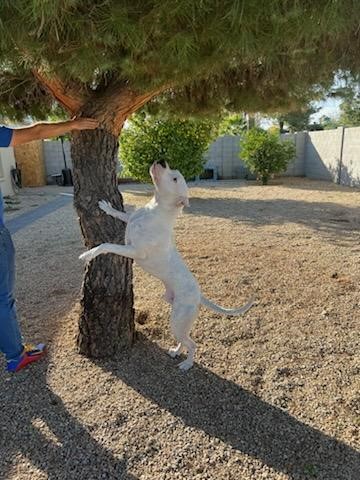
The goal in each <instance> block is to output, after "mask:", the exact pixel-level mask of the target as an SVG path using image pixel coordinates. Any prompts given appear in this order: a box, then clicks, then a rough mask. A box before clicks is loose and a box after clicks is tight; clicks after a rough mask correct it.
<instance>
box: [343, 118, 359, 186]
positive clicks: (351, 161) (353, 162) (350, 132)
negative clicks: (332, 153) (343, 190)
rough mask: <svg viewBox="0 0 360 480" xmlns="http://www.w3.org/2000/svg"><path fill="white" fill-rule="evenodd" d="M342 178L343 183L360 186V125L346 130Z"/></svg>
mask: <svg viewBox="0 0 360 480" xmlns="http://www.w3.org/2000/svg"><path fill="white" fill-rule="evenodd" d="M340 179H341V184H342V185H349V186H351V187H354V186H357V187H360V127H355V128H345V130H344V144H343V152H342V166H341V172H340Z"/></svg>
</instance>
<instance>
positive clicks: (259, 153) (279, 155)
mask: <svg viewBox="0 0 360 480" xmlns="http://www.w3.org/2000/svg"><path fill="white" fill-rule="evenodd" d="M295 151H296V150H295V145H294V144H293V143H292V142H290V141H281V140H280V137H279V136H278V135H275V134H273V133H269V132H266V131H265V130H261V129H259V128H253V129H251V130H249V131H248V132H247V133H246V134H245V135H244V137H243V139H242V141H241V152H240V157H241V159H242V160H243V161H244V163H245V165H246V166H247V167H248V168H249V170H250V171H251V172H252V173H256V174H257V176H258V178H260V180H261V181H262V184H263V185H267V183H268V181H269V179H270V178H271V176H272V175H273V174H274V173H280V172H283V171H285V170H286V167H287V165H288V163H289V161H290V160H292V159H293V158H294V157H295Z"/></svg>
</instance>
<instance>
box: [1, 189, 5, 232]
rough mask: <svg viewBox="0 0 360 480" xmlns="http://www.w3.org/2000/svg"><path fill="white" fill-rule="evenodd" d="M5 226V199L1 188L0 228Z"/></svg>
mask: <svg viewBox="0 0 360 480" xmlns="http://www.w3.org/2000/svg"><path fill="white" fill-rule="evenodd" d="M3 226H4V200H3V196H2V193H1V189H0V228H2V227H3Z"/></svg>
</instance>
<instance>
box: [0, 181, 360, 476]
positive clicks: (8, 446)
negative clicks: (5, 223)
mask: <svg viewBox="0 0 360 480" xmlns="http://www.w3.org/2000/svg"><path fill="white" fill-rule="evenodd" d="M122 188H123V190H124V191H125V192H126V193H125V200H126V202H127V203H129V204H134V205H142V204H143V203H144V202H145V201H146V200H147V197H148V196H149V191H148V189H146V188H145V189H144V188H143V187H141V186H125V187H122ZM191 195H192V200H191V206H190V209H188V211H187V212H186V213H185V214H184V215H183V216H182V217H181V218H180V219H179V221H178V224H177V229H176V234H177V241H178V245H179V248H180V250H181V252H182V254H183V255H184V257H185V258H186V261H187V262H188V264H189V266H190V267H191V269H192V271H193V272H194V274H195V275H196V276H197V278H198V279H199V282H200V284H201V285H202V288H203V291H204V293H205V294H206V295H207V296H208V297H209V298H211V299H213V300H215V301H217V302H218V303H221V304H222V305H224V306H229V307H231V306H236V305H239V304H241V303H243V302H244V301H245V300H246V299H247V298H248V297H249V296H250V295H252V294H255V295H256V297H257V299H258V305H257V306H256V307H254V308H253V309H252V310H251V311H250V312H249V313H248V314H247V315H246V316H245V317H244V318H223V317H221V316H219V315H217V314H214V313H212V312H209V311H207V310H205V309H202V310H201V312H200V316H199V320H198V321H197V323H196V325H195V328H194V331H193V336H194V339H195V340H196V342H197V343H198V347H199V348H198V354H197V362H196V365H195V366H194V368H193V369H192V370H191V371H190V372H188V373H187V374H184V373H182V372H180V371H179V370H178V369H176V366H175V365H176V361H174V360H172V359H170V358H169V357H167V355H166V353H165V350H166V349H167V348H168V346H169V345H171V343H172V339H171V336H170V334H169V328H168V316H169V309H168V306H167V305H166V304H165V303H164V302H163V301H162V300H161V298H160V297H161V295H162V293H163V292H162V289H161V288H160V284H159V282H158V281H157V280H155V279H153V278H151V277H149V276H148V275H147V274H144V273H143V272H141V271H140V270H139V269H138V268H137V267H135V280H134V283H135V301H136V309H137V315H138V319H139V321H140V320H141V324H140V323H137V330H138V341H137V343H136V345H135V346H134V348H133V350H132V351H131V352H130V353H129V354H128V355H126V356H125V355H124V356H123V357H121V358H118V359H113V360H112V361H107V362H100V361H97V362H92V361H90V360H88V359H86V358H84V357H81V356H80V355H78V354H77V353H76V351H75V348H74V337H75V335H76V322H77V315H78V311H79V307H78V304H77V299H78V294H79V289H80V285H81V277H82V269H83V266H82V265H81V263H80V262H78V261H77V257H78V255H79V253H80V252H81V251H82V250H83V247H82V242H81V238H80V233H79V229H78V226H77V222H76V217H75V214H74V212H73V210H72V207H71V205H69V206H66V207H64V208H62V209H60V210H58V211H57V212H54V213H52V214H50V215H48V216H47V217H45V218H42V219H41V220H39V221H37V222H36V223H34V224H33V225H31V226H30V227H27V228H26V229H23V230H21V231H19V232H18V233H16V234H15V235H14V240H15V243H16V247H17V274H18V282H17V287H18V308H19V311H20V313H21V317H22V328H23V333H24V335H25V336H26V338H31V339H34V340H41V339H44V340H46V341H47V343H48V344H49V356H48V359H47V360H46V361H44V362H43V363H42V364H41V365H40V364H39V365H34V366H32V367H30V368H29V369H27V370H25V371H23V372H20V373H19V374H17V375H15V376H7V375H6V374H4V373H2V371H1V373H0V383H1V388H0V429H1V432H0V478H1V479H6V480H8V479H9V480H13V479H21V480H30V479H31V480H35V479H36V480H37V479H56V480H57V479H60V480H62V479H64V480H71V479H76V480H81V479H84V480H85V479H86V480H98V479H133V480H135V479H139V480H150V479H151V480H155V479H156V480H167V479H171V480H173V479H200V480H203V479H204V480H205V479H216V480H218V479H221V480H222V479H224V480H225V479H226V480H250V479H251V480H253V479H269V480H272V479H274V480H275V479H276V480H280V479H281V480H283V479H292V480H303V479H304V480H307V479H309V480H310V479H321V480H358V479H359V478H360V433H359V431H360V353H359V343H360V342H359V323H360V321H359V315H358V311H359V306H360V304H359V280H360V269H359V263H360V245H359V232H360V207H359V195H360V192H359V190H355V189H348V188H341V187H338V186H335V185H332V184H328V183H323V182H314V181H309V180H302V179H296V180H295V179H281V180H279V181H278V182H277V184H273V185H271V186H268V187H260V186H257V185H255V184H253V183H247V184H244V183H240V182H221V183H218V184H211V183H209V184H207V185H206V187H200V186H195V187H194V188H192V190H191ZM2 365H3V364H2Z"/></svg>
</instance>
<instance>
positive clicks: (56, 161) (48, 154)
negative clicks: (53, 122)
mask: <svg viewBox="0 0 360 480" xmlns="http://www.w3.org/2000/svg"><path fill="white" fill-rule="evenodd" d="M43 148H44V156H45V170H46V179H47V182H48V183H53V180H52V177H51V175H57V174H59V173H61V170H62V169H63V168H64V167H65V164H64V157H63V153H62V149H61V142H60V140H47V141H45V142H43ZM64 150H65V158H66V165H67V167H68V168H71V169H72V160H71V154H70V142H69V141H67V140H66V141H64Z"/></svg>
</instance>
